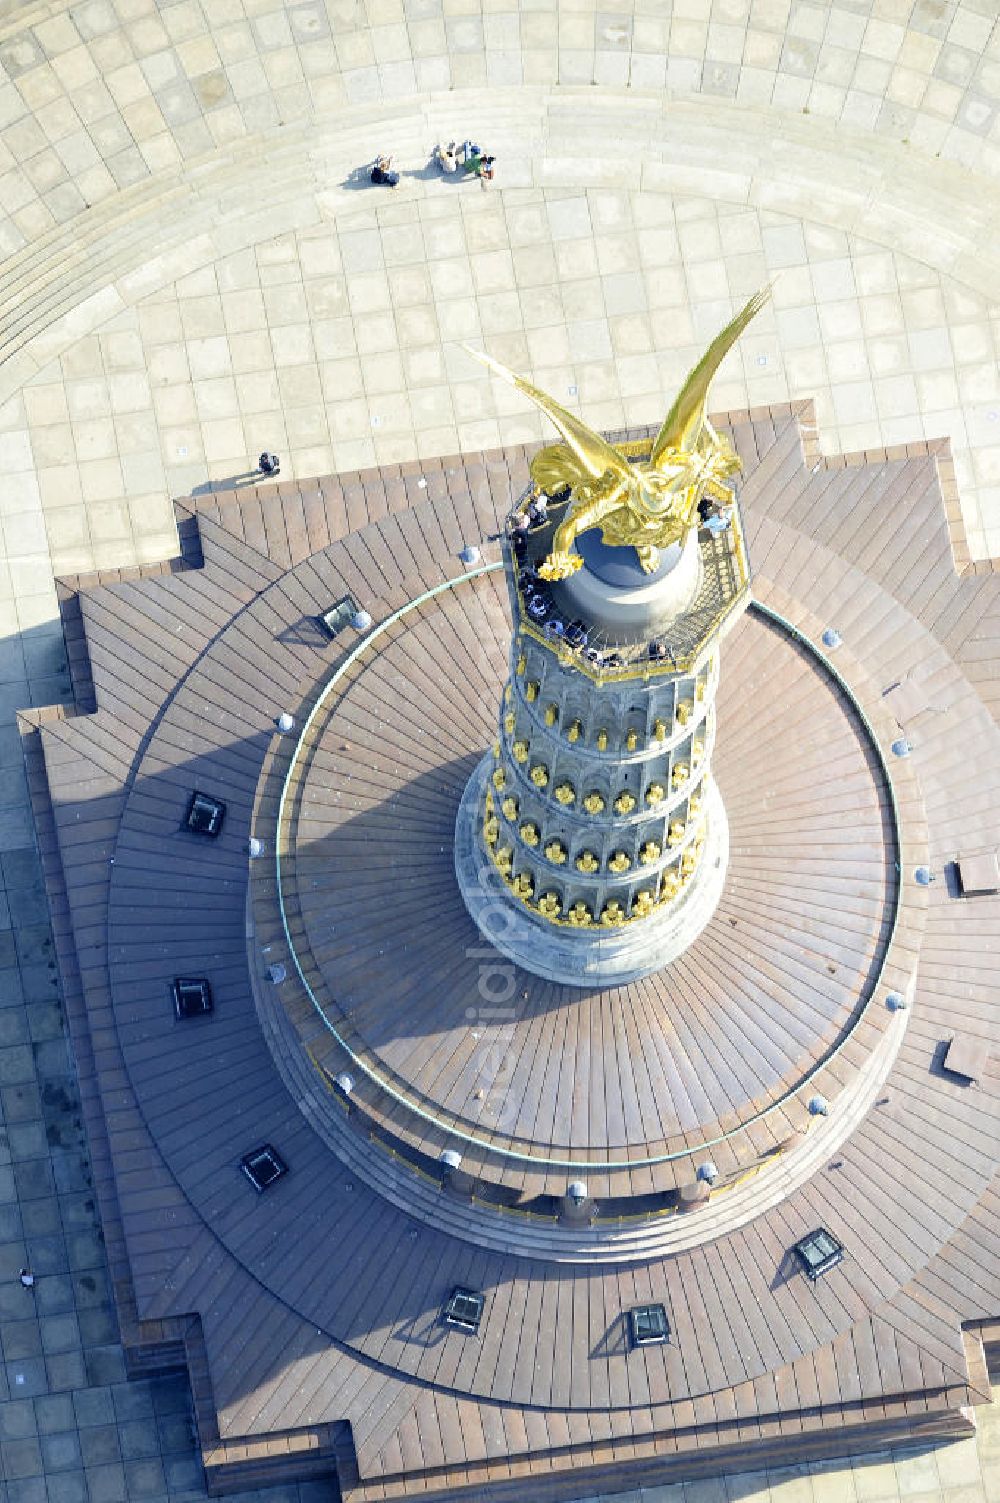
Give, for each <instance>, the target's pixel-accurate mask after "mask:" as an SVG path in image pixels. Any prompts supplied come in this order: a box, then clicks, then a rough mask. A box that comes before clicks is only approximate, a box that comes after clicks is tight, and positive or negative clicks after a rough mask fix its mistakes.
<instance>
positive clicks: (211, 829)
mask: <svg viewBox="0 0 1000 1503" xmlns="http://www.w3.org/2000/svg"><path fill="white" fill-rule="evenodd" d="M225 818H226V806H225V804H224V803H223V802H222V800H221V798H215V797H214V795H213V794H211V793H200V792H198V790H197V789H196V790H195V792H194V793H192V795H191V802H190V803H189V804H188V811H187V814H186V816H185V819H184V828H185V829H186V830H190V831H191V832H192V833H193V834H195V835H204V836H206V837H207V838H208V839H209V840H214V839H215V838H216V836H217V835H219V834H221V832H222V825H223V821H224V820H225Z"/></svg>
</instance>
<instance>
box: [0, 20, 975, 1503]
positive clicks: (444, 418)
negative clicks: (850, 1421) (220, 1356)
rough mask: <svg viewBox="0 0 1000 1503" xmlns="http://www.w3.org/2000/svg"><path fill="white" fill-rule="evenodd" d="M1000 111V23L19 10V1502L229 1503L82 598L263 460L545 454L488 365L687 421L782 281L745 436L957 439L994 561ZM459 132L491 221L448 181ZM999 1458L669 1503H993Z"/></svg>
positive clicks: (2, 743)
mask: <svg viewBox="0 0 1000 1503" xmlns="http://www.w3.org/2000/svg"><path fill="white" fill-rule="evenodd" d="M998 103H1000V22H998V20H997V5H996V3H995V0H964V3H957V0H838V3H835V4H823V3H810V0H672V3H671V0H520V3H518V0H326V3H325V4H324V3H323V0H306V3H295V0H289V3H287V4H279V3H276V0H203V3H201V4H199V3H197V0H159V3H156V0H80V3H76V4H73V3H69V0H0V878H2V884H3V893H2V896H0V926H2V928H0V968H2V969H0V1106H2V1135H0V1324H2V1332H0V1340H2V1349H3V1366H2V1370H0V1503H44V1500H46V1499H47V1500H48V1503H86V1500H88V1499H89V1500H91V1503H123V1500H126V1499H128V1500H140V1499H144V1500H145V1499H162V1498H165V1497H170V1498H181V1497H183V1498H192V1499H193V1498H196V1497H201V1496H203V1495H204V1486H203V1482H202V1479H201V1475H200V1471H199V1468H198V1466H197V1464H196V1462H195V1459H194V1449H193V1441H192V1437H191V1430H190V1425H191V1420H190V1406H189V1399H188V1395H187V1391H186V1387H185V1383H184V1382H183V1381H182V1380H180V1379H176V1378H168V1379H158V1380H144V1381H141V1382H136V1383H128V1382H126V1381H125V1379H124V1371H123V1365H122V1355H121V1349H120V1347H119V1346H118V1344H117V1339H116V1334H117V1333H116V1330H115V1325H114V1317H113V1314H112V1311H111V1306H110V1301H109V1293H108V1287H107V1275H106V1269H105V1265H104V1260H103V1254H102V1245H101V1240H100V1232H99V1227H98V1224H97V1220H96V1214H95V1207H94V1197H93V1195H92V1193H91V1190H90V1184H89V1179H88V1171H87V1159H86V1146H85V1143H84V1140H83V1135H82V1130H81V1126H80V1117H79V1108H78V1104H77V1097H76V1090H75V1086H74V1078H73V1069H72V1063H71V1060H70V1057H69V1053H68V1047H67V1042H66V1036H65V1030H64V1025H63V1020H62V1013H61V1007H60V999H59V994H58V984H57V979H56V971H55V963H54V959H53V948H52V941H51V935H50V932H49V927H48V917H47V912H46V904H45V899H44V895H43V893H42V889H41V884H40V877H39V868H38V863H37V860H36V857H35V854H34V849H33V837H32V830H31V822H30V814H29V810H28V804H27V797H26V789H25V779H24V774H23V770H22V765H21V751H20V745H19V740H18V736H17V732H16V729H15V727H14V723H13V714H14V712H15V711H16V710H17V709H19V708H22V707H25V706H28V705H43V704H49V703H53V702H56V701H59V700H65V699H67V698H68V695H69V681H68V677H67V674H66V667H65V660H64V655H63V651H62V642H61V635H60V630H59V626H58V621H57V616H56V606H55V590H54V584H53V581H54V578H55V576H56V575H58V574H60V573H77V572H81V571H86V570H90V569H99V568H103V567H118V566H123V565H128V564H132V563H136V562H139V563H142V562H149V561H153V560H157V559H161V558H163V557H166V556H168V555H169V554H170V553H171V552H172V551H173V550H174V548H175V543H176V537H175V532H174V524H173V513H172V508H171V498H172V497H174V496H178V495H182V494H184V493H187V492H189V491H192V490H195V491H197V490H204V489H212V488H225V487H227V486H231V485H232V484H234V483H236V482H238V481H239V480H240V479H245V478H246V477H247V474H248V472H249V471H250V470H251V469H252V468H253V465H254V462H255V456H256V455H257V454H258V453H259V451H260V450H261V449H262V448H264V447H267V448H270V449H274V450H277V451H278V452H279V453H280V454H281V456H282V463H283V474H284V475H289V476H298V477H302V476H313V475H319V474H323V473H326V472H330V471H341V470H356V469H358V468H361V467H364V466H366V465H370V464H375V463H378V464H384V463H391V462H394V461H398V460H404V459H412V458H414V457H423V456H434V455H439V454H447V453H452V452H455V451H456V450H475V449H479V448H483V447H490V446H495V445H497V444H499V443H513V442H523V441H525V440H526V439H531V438H535V437H539V436H541V433H542V428H541V426H540V420H539V418H538V416H537V414H536V413H535V412H534V409H531V408H530V407H529V404H528V403H527V402H526V401H524V400H523V399H522V398H521V397H519V396H518V395H517V394H516V393H514V392H512V391H511V390H510V389H509V388H507V387H505V386H503V385H501V384H498V383H496V382H495V381H492V380H491V379H490V378H489V377H488V376H487V375H486V374H485V373H484V372H483V370H482V369H481V368H480V367H479V366H477V365H476V364H475V363H474V362H473V361H472V360H471V359H470V358H469V357H468V355H467V354H466V353H465V351H464V350H463V349H462V344H463V343H470V344H472V345H473V346H475V347H477V348H486V349H488V350H489V351H490V352H491V353H492V354H493V355H494V356H496V357H497V358H499V359H500V360H502V361H504V362H505V363H507V364H509V365H511V366H513V367H514V368H516V369H518V370H519V371H521V372H523V373H524V374H526V375H529V376H530V377H531V378H532V379H533V380H535V381H536V382H537V383H538V384H540V385H541V386H543V387H545V388H546V389H547V390H549V391H550V392H551V393H552V394H553V395H554V396H556V397H557V398H558V399H559V400H560V401H562V402H563V403H564V404H565V405H567V406H569V407H571V408H578V409H579V410H580V411H581V412H582V413H583V415H584V416H585V417H586V419H587V420H588V422H590V423H591V424H593V425H594V426H598V427H620V426H622V425H624V424H625V423H626V422H628V423H631V424H638V423H642V422H653V421H657V420H659V419H660V418H661V417H662V415H663V413H664V410H665V407H666V404H667V402H668V400H669V398H670V397H671V395H672V394H673V392H674V391H675V389H676V387H677V385H678V383H679V381H680V379H681V378H682V377H683V375H684V373H685V372H686V370H687V368H688V366H689V364H690V363H691V360H692V358H693V357H694V356H695V355H696V353H697V352H700V349H701V348H702V347H703V345H704V342H705V340H706V338H707V337H709V336H710V335H711V334H712V333H713V332H714V331H715V329H716V328H717V327H718V326H719V325H720V324H721V323H722V322H724V320H725V318H726V317H727V316H728V315H729V312H730V310H731V309H732V307H733V306H734V305H735V304H738V303H739V302H741V301H742V300H744V299H745V298H746V297H747V296H748V295H749V294H750V292H752V291H753V290H754V289H755V288H757V287H758V286H760V285H761V284H762V283H764V282H766V281H768V280H771V279H774V281H775V289H774V300H773V306H772V307H771V308H769V309H768V310H767V311H766V312H765V313H764V314H763V315H762V316H761V317H760V319H759V320H758V321H757V322H756V323H755V324H754V326H753V329H752V330H751V332H750V333H749V335H748V336H747V337H746V338H745V339H744V340H743V341H742V342H741V344H740V347H739V350H738V352H736V353H734V355H733V356H732V357H730V359H729V360H728V361H727V363H726V365H725V366H724V368H723V371H722V374H721V376H720V378H719V380H718V382H717V385H716V387H715V393H714V396H715V402H716V405H717V407H718V408H719V409H720V410H723V409H725V408H730V407H741V406H746V405H747V404H754V403H764V402H772V401H779V400H783V399H785V398H788V397H803V396H805V397H812V398H813V399H814V400H815V403H816V413H817V420H818V429H819V443H820V446H821V448H822V449H823V450H824V451H826V452H836V451H839V450H843V449H862V448H878V447H880V446H883V445H887V444H895V443H905V442H907V441H909V440H911V439H919V438H924V437H926V438H937V437H942V436H944V437H948V438H949V439H950V440H951V443H952V445H953V448H954V454H955V462H956V473H957V479H958V484H959V489H960V495H961V503H962V508H963V514H964V517H965V522H966V527H967V531H968V536H969V542H970V547H971V550H972V553H973V556H974V557H986V556H988V555H995V554H1000V252H998V249H997V247H998V245H1000V233H998V232H1000V192H998V185H997V181H996V178H997V175H998V173H1000V117H998ZM449 137H456V138H459V139H464V138H466V137H473V138H475V139H477V140H479V141H480V142H481V143H482V144H483V145H484V146H485V147H487V148H488V149H490V150H492V151H495V152H496V154H497V158H498V163H497V166H498V173H497V178H496V181H495V182H494V183H493V184H492V185H491V186H490V187H489V188H488V189H485V190H481V188H480V185H478V184H477V183H476V182H474V181H452V180H445V179H442V178H441V177H440V176H439V175H438V174H437V173H436V172H435V171H434V170H433V168H431V167H429V166H428V157H429V153H430V151H431V149H432V147H433V145H434V143H435V142H436V141H437V140H439V139H443V138H449ZM382 150H384V151H390V152H392V153H393V155H394V157H395V159H396V165H397V166H398V167H399V168H400V169H401V171H402V181H401V184H400V186H399V188H398V189H396V190H395V191H394V192H391V193H390V192H388V191H386V190H376V189H373V188H371V187H370V186H369V185H368V183H367V179H366V175H365V173H364V172H363V171H359V169H361V168H363V166H364V164H365V163H366V162H369V161H370V160H371V158H372V156H373V155H374V154H375V152H376V151H382ZM25 1262H27V1263H29V1264H30V1266H31V1267H32V1268H33V1269H34V1270H35V1272H36V1273H37V1275H38V1282H37V1286H36V1288H35V1290H34V1291H33V1292H29V1291H26V1290H23V1289H22V1288H21V1287H20V1285H19V1283H18V1280H17V1271H18V1269H19V1267H21V1266H22V1264H24V1263H25ZM979 1423H980V1433H979V1438H978V1441H977V1442H972V1441H969V1442H962V1443H960V1444H957V1445H952V1446H949V1447H948V1448H947V1449H943V1450H940V1451H938V1452H934V1451H930V1452H925V1453H922V1454H919V1455H914V1456H910V1457H907V1458H897V1459H895V1460H893V1459H891V1458H882V1459H877V1460H872V1459H870V1458H869V1459H867V1460H866V1461H864V1462H863V1463H862V1462H859V1463H858V1464H857V1465H856V1466H851V1465H844V1466H823V1467H813V1468H811V1469H805V1470H803V1471H802V1472H801V1473H799V1472H795V1473H794V1474H793V1473H787V1472H786V1473H780V1474H774V1473H772V1474H770V1475H767V1476H765V1475H755V1476H749V1475H748V1476H744V1477H741V1478H735V1479H734V1478H731V1479H729V1480H728V1482H722V1481H718V1482H704V1483H698V1484H688V1485H686V1486H684V1487H679V1486H678V1487H674V1488H667V1489H660V1490H659V1491H652V1492H651V1491H647V1492H645V1493H644V1494H643V1495H642V1497H643V1499H644V1500H645V1503H652V1500H653V1499H654V1498H656V1499H660V1500H662V1499H666V1498H670V1499H671V1500H676V1503H682V1500H683V1503H723V1500H737V1499H739V1500H751V1499H759V1500H761V1503H764V1500H768V1499H770V1500H772V1503H879V1500H883V1499H885V1500H895V1499H910V1498H913V1499H921V1500H923V1503H987V1500H1000V1423H998V1422H997V1416H996V1414H995V1413H994V1412H989V1413H987V1414H985V1415H982V1414H981V1415H980V1419H979ZM296 1492H298V1493H299V1494H300V1496H301V1497H302V1499H303V1500H305V1499H306V1498H307V1497H314V1498H316V1499H319V1498H321V1497H323V1498H326V1497H329V1496H330V1492H331V1489H329V1488H324V1487H323V1486H321V1485H311V1486H309V1487H302V1488H301V1489H281V1490H272V1492H271V1494H270V1495H269V1496H272V1497H277V1495H278V1494H279V1493H280V1495H281V1497H282V1498H284V1496H285V1495H286V1494H287V1495H288V1496H289V1498H291V1496H292V1494H294V1493H296ZM626 1496H627V1497H628V1498H629V1499H631V1500H637V1499H638V1496H639V1495H638V1494H628V1495H621V1497H622V1499H624V1498H625V1497H626Z"/></svg>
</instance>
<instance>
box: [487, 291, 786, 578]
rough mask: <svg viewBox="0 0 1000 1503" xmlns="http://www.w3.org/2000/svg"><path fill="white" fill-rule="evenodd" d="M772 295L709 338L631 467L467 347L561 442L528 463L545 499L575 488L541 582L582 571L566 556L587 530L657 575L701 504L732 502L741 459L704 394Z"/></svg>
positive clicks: (573, 556) (540, 394) (757, 297)
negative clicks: (544, 417) (712, 418)
mask: <svg viewBox="0 0 1000 1503" xmlns="http://www.w3.org/2000/svg"><path fill="white" fill-rule="evenodd" d="M770 295H771V289H770V287H765V288H762V289H761V291H760V292H757V293H755V294H754V296H753V297H752V298H751V299H750V301H749V302H748V303H747V305H746V307H745V308H744V309H743V310H742V311H741V312H740V313H738V314H737V315H736V317H735V318H734V319H733V320H732V322H731V323H729V324H727V325H726V327H725V328H724V329H723V330H722V333H721V334H718V335H717V336H716V337H715V339H713V341H712V343H711V344H710V345H709V347H708V349H707V350H706V352H705V354H704V355H703V356H702V358H701V360H699V362H698V364H697V365H696V366H695V367H694V369H693V370H692V371H691V373H690V374H689V376H688V378H687V380H686V381H685V382H684V385H683V387H682V388H681V391H680V393H679V395H678V397H677V399H676V401H675V402H674V405H673V406H672V407H671V409H670V411H669V412H668V413H667V416H666V418H665V419H664V422H663V426H662V428H661V429H660V431H659V433H658V434H657V436H656V438H655V440H654V442H653V447H652V452H651V453H650V457H649V459H648V460H639V461H637V462H635V463H632V462H631V461H630V460H629V459H628V458H627V457H626V456H625V455H624V454H623V453H622V452H621V450H620V449H616V448H615V447H614V445H613V444H609V443H608V442H607V440H606V439H603V438H602V437H601V435H600V434H599V433H595V432H594V430H593V429H592V428H588V427H587V425H586V423H582V422H581V421H580V419H579V418H577V417H574V416H573V414H572V413H571V412H567V411H566V409H565V407H560V405H559V403H558V402H554V401H553V400H552V398H551V397H550V396H547V395H546V393H545V392H544V391H540V390H539V389H538V387H537V386H532V385H531V383H530V382H529V381H524V380H522V378H521V377H520V376H515V375H514V373H513V371H509V370H508V369H507V367H506V366H504V365H501V364H500V362H499V361H498V360H493V359H492V358H491V357H490V356H489V355H484V354H481V353H480V352H479V351H477V350H469V354H470V355H475V357H476V359H477V360H481V361H482V362H483V364H484V365H487V366H489V368H490V370H492V371H493V372H494V373H495V374H496V375H498V376H501V377H502V378H503V379H504V380H505V381H507V382H509V383H510V384H511V385H512V386H516V387H518V388H519V390H521V391H523V392H524V393H525V395H526V396H529V397H530V398H531V400H532V401H533V402H535V403H537V405H538V406H539V407H540V408H541V409H542V411H543V412H544V413H547V414H548V416H549V417H550V418H551V419H552V421H553V423H555V425H556V427H557V428H558V429H559V432H560V433H561V434H562V436H563V438H564V440H565V442H564V443H561V444H551V445H550V446H549V447H548V448H546V449H542V451H541V452H540V453H539V454H537V455H536V456H535V458H534V459H533V460H532V463H531V477H532V479H533V480H534V482H535V484H536V485H537V486H538V488H539V490H542V491H545V492H546V493H547V494H549V495H554V494H555V493H557V492H558V491H562V490H565V489H566V487H569V491H570V501H569V507H568V509H567V511H566V515H565V517H564V518H563V520H562V521H561V522H560V524H559V526H558V527H557V528H556V530H555V533H554V535H553V538H552V551H551V552H550V553H549V555H548V557H547V558H546V559H545V561H544V563H543V564H542V565H541V566H540V568H539V571H538V572H539V573H540V574H541V575H542V576H543V577H544V578H546V579H565V578H566V577H567V575H569V574H573V573H575V572H576V570H577V569H579V568H580V567H581V565H582V564H583V560H582V558H581V557H580V556H579V554H577V553H573V552H571V551H570V550H571V548H572V546H573V543H574V541H575V539H576V538H577V537H578V535H579V534H580V533H581V532H586V531H587V530H588V529H589V528H591V527H599V528H600V529H601V536H602V537H603V539H604V541H605V543H608V544H610V545H611V546H612V547H616V548H626V547H631V548H634V549H635V551H636V553H637V554H638V555H639V562H640V564H641V565H642V567H643V569H644V570H645V571H646V573H647V574H651V573H652V572H653V571H654V570H655V569H656V567H657V563H658V561H659V554H658V549H660V548H669V547H670V545H671V543H676V542H680V541H682V540H683V539H684V538H685V537H686V536H687V534H688V533H689V532H690V530H691V528H692V527H693V526H695V523H696V519H697V511H698V503H699V501H701V500H702V498H703V497H705V496H711V497H712V498H713V499H714V500H717V501H728V500H729V491H728V490H727V489H726V487H725V486H724V485H723V484H722V482H723V481H724V480H725V479H727V478H728V476H730V475H734V474H735V473H736V472H737V471H738V470H739V469H740V461H739V459H738V458H737V456H736V454H735V453H734V452H733V449H732V448H731V447H730V445H729V444H728V443H727V442H726V440H725V439H724V438H722V437H721V436H720V435H719V434H718V433H717V432H716V431H715V429H714V428H713V427H712V425H711V423H710V422H709V420H708V416H707V413H706V404H707V401H708V388H709V386H710V384H711V382H712V378H713V376H714V375H715V373H716V371H717V370H718V368H719V366H720V365H721V363H722V361H723V358H724V357H725V356H726V354H727V353H728V352H729V350H730V349H731V348H732V347H733V345H734V344H735V343H736V341H737V339H738V338H739V336H740V335H741V334H742V332H743V330H744V329H745V328H746V326H747V324H748V323H749V322H750V320H751V319H752V318H754V317H755V315H756V314H757V313H759V312H760V310H761V308H762V307H763V306H764V304H765V303H766V302H767V300H768V298H769V297H770ZM466 349H468V346H466Z"/></svg>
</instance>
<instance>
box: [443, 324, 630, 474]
mask: <svg viewBox="0 0 1000 1503" xmlns="http://www.w3.org/2000/svg"><path fill="white" fill-rule="evenodd" d="M462 348H463V349H465V350H468V352H469V354H470V355H472V356H473V357H474V358H475V359H476V360H478V361H480V363H481V364H482V365H485V366H487V367H488V368H489V369H490V370H491V371H492V372H493V374H494V375H495V376H499V377H500V378H501V380H503V381H506V382H507V384H508V385H509V386H516V387H517V389H518V391H523V392H524V394H525V396H526V397H530V398H531V400H532V401H533V402H534V403H535V405H536V407H540V408H541V409H542V411H543V412H544V413H545V415H546V417H548V418H550V419H551V421H552V422H553V423H555V425H556V427H557V428H558V429H559V432H560V433H561V434H562V436H563V438H564V439H565V441H566V445H567V448H568V449H569V453H570V455H572V460H573V461H575V463H573V462H570V460H569V456H567V460H566V462H565V464H564V466H562V470H563V473H559V472H558V467H559V466H560V458H559V456H560V454H561V452H563V451H562V445H561V444H555V445H550V447H549V448H547V449H543V450H542V452H541V454H539V455H537V456H536V462H538V461H542V464H540V465H539V473H537V474H536V471H535V464H532V467H531V472H532V475H534V476H535V479H536V480H538V482H539V484H543V488H544V483H543V482H542V480H541V479H540V475H541V474H542V473H543V472H544V473H545V474H546V475H547V476H550V477H551V478H552V479H557V478H558V479H561V480H562V483H563V484H565V485H573V484H574V483H576V481H578V480H582V479H583V478H584V476H589V477H590V478H591V479H592V480H599V479H600V478H601V476H602V475H603V474H605V472H606V471H608V470H613V471H614V472H615V474H616V475H618V476H620V477H622V478H627V477H629V476H631V474H632V467H631V465H630V464H629V462H628V460H627V459H626V458H625V457H624V455H622V454H619V452H618V450H617V449H615V448H613V447H612V445H611V444H609V443H608V441H607V440H606V439H603V438H602V437H601V435H600V434H599V433H595V432H594V430H593V428H588V427H587V425H586V423H583V422H581V421H580V419H579V418H578V417H574V416H573V414H572V413H571V412H567V411H566V408H565V407H560V405H559V403H558V402H555V401H553V399H552V398H551V397H550V396H548V395H547V394H546V393H545V392H544V391H540V390H539V388H538V387H537V386H532V384H531V382H530V381H525V380H524V379H523V377H521V376H515V374H514V372H513V371H509V370H508V369H507V367H506V366H505V365H501V364H500V362H499V360H494V359H493V357H492V355H484V354H483V353H482V351H480V350H473V349H469V346H468V345H467V344H466V345H463V346H462ZM580 471H582V472H583V473H582V474H581V473H580Z"/></svg>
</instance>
